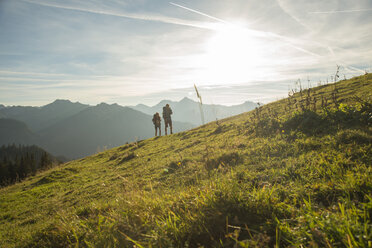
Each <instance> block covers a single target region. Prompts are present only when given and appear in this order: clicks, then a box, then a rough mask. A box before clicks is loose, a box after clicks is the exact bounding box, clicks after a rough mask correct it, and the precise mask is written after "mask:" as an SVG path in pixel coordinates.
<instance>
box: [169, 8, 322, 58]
mask: <svg viewBox="0 0 372 248" xmlns="http://www.w3.org/2000/svg"><path fill="white" fill-rule="evenodd" d="M169 3H170V4H172V5H174V6H177V7H179V8H182V9H185V10H188V11H191V12H193V13H197V14H200V15H202V16H206V17H209V18H211V19H213V20H216V21H219V22H221V23H224V24H228V25H231V26H235V27H237V25H235V24H232V23H229V22H227V21H225V20H222V19H220V18H217V17H214V16H211V15H208V14H206V13H203V12H201V11H198V10H195V9H191V8H188V7H185V6H182V5H179V4H176V3H173V2H169ZM244 30H246V31H248V32H249V33H250V34H252V35H255V36H257V37H264V38H275V39H279V40H282V41H284V42H286V43H287V44H288V45H290V46H291V47H292V48H294V49H296V50H298V51H301V52H304V53H306V54H308V55H311V56H314V57H318V58H321V57H322V56H321V55H319V54H316V53H313V52H311V51H308V50H306V49H304V48H301V47H299V46H296V45H294V44H293V43H296V42H297V43H298V41H297V40H294V39H291V38H287V37H284V36H281V35H278V34H275V33H271V32H262V31H257V30H253V29H248V28H244Z"/></svg>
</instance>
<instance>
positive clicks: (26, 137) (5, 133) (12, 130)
mask: <svg viewBox="0 0 372 248" xmlns="http://www.w3.org/2000/svg"><path fill="white" fill-rule="evenodd" d="M38 143H39V136H38V135H37V134H35V133H34V132H32V131H31V130H30V129H29V128H28V127H27V125H26V124H25V123H24V122H22V121H18V120H14V119H6V118H0V145H10V144H24V145H33V144H38Z"/></svg>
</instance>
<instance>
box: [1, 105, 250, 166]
mask: <svg viewBox="0 0 372 248" xmlns="http://www.w3.org/2000/svg"><path fill="white" fill-rule="evenodd" d="M167 103H168V104H170V105H171V108H172V109H173V113H174V114H173V116H172V118H173V127H174V130H173V131H174V132H175V133H177V132H180V131H185V130H189V129H191V128H193V127H196V126H197V125H200V124H201V119H200V109H199V103H197V102H195V101H192V100H191V99H189V98H184V99H182V100H181V101H179V102H175V101H169V100H163V101H161V102H160V103H158V104H157V105H155V106H153V107H149V106H146V105H143V104H140V105H137V106H134V107H123V106H120V105H118V104H111V105H110V104H106V103H101V104H98V105H96V106H90V105H86V104H82V103H79V102H71V101H69V100H56V101H54V102H52V103H50V104H47V105H45V106H42V107H29V106H4V105H1V106H0V145H8V144H13V143H14V144H24V145H38V146H40V147H42V148H43V149H45V150H47V151H48V152H50V153H51V154H53V155H55V156H64V157H66V158H67V159H77V158H81V157H84V156H87V155H91V154H93V153H95V152H97V151H101V150H104V149H108V148H112V147H115V146H119V145H122V144H124V143H126V142H133V141H135V140H141V139H146V138H149V137H152V136H153V135H154V127H153V124H152V122H151V119H152V115H153V114H154V113H155V112H159V113H162V107H163V106H165V104H167ZM255 106H256V105H255V104H254V103H252V102H246V103H244V104H242V105H237V106H230V107H228V106H222V105H203V111H204V115H205V120H206V122H210V121H214V120H216V119H220V118H223V117H227V116H232V115H235V114H239V113H242V112H246V111H249V110H250V109H253V108H254V107H255ZM162 128H163V130H164V126H162ZM163 132H164V131H163Z"/></svg>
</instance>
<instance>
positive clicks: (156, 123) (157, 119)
mask: <svg viewBox="0 0 372 248" xmlns="http://www.w3.org/2000/svg"><path fill="white" fill-rule="evenodd" d="M152 123H154V126H155V136H158V129H159V136H161V128H160V125H161V118H160V115H159V113H158V112H156V114H154V116H153V117H152Z"/></svg>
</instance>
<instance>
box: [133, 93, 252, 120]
mask: <svg viewBox="0 0 372 248" xmlns="http://www.w3.org/2000/svg"><path fill="white" fill-rule="evenodd" d="M166 104H169V105H170V107H171V108H172V110H173V115H172V119H173V120H176V121H183V122H190V123H193V124H194V125H201V124H202V122H201V116H200V107H199V103H198V102H195V101H193V100H191V99H190V98H187V97H184V98H183V99H182V100H180V101H179V102H176V101H171V100H162V101H161V102H159V103H158V104H156V105H154V106H152V107H150V106H147V105H144V104H138V105H136V106H131V108H133V109H136V110H138V111H141V112H144V113H146V114H149V115H152V114H154V113H156V112H159V113H160V114H161V113H162V112H163V107H164V106H165V105H166ZM255 107H257V104H256V103H254V102H251V101H246V102H244V103H242V104H239V105H233V106H224V105H218V104H203V106H202V108H203V113H204V119H205V123H208V122H211V121H215V120H219V119H223V118H226V117H230V116H233V115H237V114H241V113H244V112H248V111H250V110H252V109H254V108H255Z"/></svg>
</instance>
